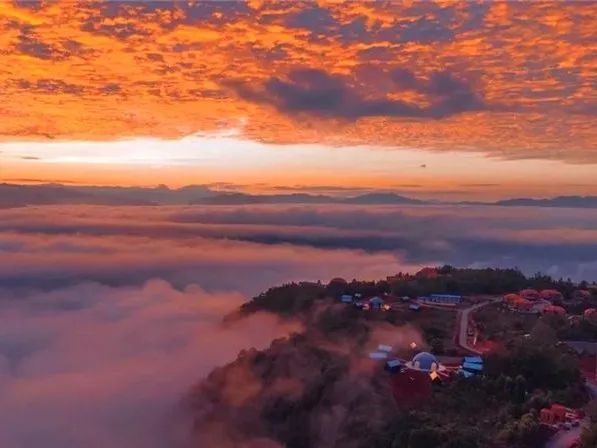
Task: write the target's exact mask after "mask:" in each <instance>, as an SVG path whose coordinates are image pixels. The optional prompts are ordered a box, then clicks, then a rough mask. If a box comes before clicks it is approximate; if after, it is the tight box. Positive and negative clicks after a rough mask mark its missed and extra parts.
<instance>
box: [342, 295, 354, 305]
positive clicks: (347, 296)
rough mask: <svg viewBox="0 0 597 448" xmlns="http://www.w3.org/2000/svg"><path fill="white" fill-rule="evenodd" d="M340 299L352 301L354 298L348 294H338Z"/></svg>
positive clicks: (345, 301) (344, 301)
mask: <svg viewBox="0 0 597 448" xmlns="http://www.w3.org/2000/svg"><path fill="white" fill-rule="evenodd" d="M340 301H341V302H342V303H353V301H354V299H353V297H352V296H351V295H350V294H343V295H341V296H340Z"/></svg>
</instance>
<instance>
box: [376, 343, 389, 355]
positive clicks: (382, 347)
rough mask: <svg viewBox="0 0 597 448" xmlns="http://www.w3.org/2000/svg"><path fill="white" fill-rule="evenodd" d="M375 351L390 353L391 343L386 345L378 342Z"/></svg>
mask: <svg viewBox="0 0 597 448" xmlns="http://www.w3.org/2000/svg"><path fill="white" fill-rule="evenodd" d="M377 351H378V352H386V353H390V352H391V351H392V346H391V345H386V344H379V345H378V346H377Z"/></svg>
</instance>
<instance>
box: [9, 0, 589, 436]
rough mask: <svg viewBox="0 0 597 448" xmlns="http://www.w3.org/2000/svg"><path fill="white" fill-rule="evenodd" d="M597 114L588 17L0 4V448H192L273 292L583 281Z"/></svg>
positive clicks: (265, 339)
mask: <svg viewBox="0 0 597 448" xmlns="http://www.w3.org/2000/svg"><path fill="white" fill-rule="evenodd" d="M596 115H597V1H579V2H572V1H558V2H555V1H554V2H543V1H518V2H514V1H512V2H490V1H477V2H475V1H460V2H451V1H443V0H442V1H439V0H438V1H433V2H432V1H404V2H399V1H393V0H392V1H376V2H373V1H371V2H365V1H349V2H338V1H333V2H328V1H323V0H321V1H308V2H296V1H291V0H288V1H260V0H251V1H247V2H241V1H230V2H226V1H215V0H214V1H182V0H174V1H169V2H164V1H134V0H129V1H108V0H94V1H84V0H81V1H78V0H42V1H28V0H0V447H2V448H39V447H42V446H43V447H44V448H65V447H69V448H71V447H72V448H92V447H110V448H138V447H143V448H164V447H168V448H170V447H171V448H189V447H191V446H192V447H196V446H198V445H197V443H196V441H195V440H194V439H192V438H191V435H192V432H193V429H192V428H194V427H195V428H196V426H195V423H196V420H194V417H193V419H191V418H190V417H191V416H190V415H188V412H187V413H184V412H182V409H181V404H182V403H183V402H184V403H188V397H189V392H190V391H191V390H194V389H192V388H193V386H194V385H196V384H198V382H199V381H200V380H201V379H202V378H203V377H205V376H206V375H208V374H209V373H210V372H211V371H212V370H213V369H214V368H216V367H218V366H222V365H224V364H226V363H227V362H229V361H231V360H234V359H235V358H236V357H237V355H238V353H239V351H240V350H242V349H250V348H252V347H256V348H259V347H266V346H268V345H269V343H270V342H271V341H272V339H274V338H277V337H282V336H285V335H288V334H290V333H292V332H295V331H298V330H300V329H301V326H302V324H301V323H300V322H298V321H293V320H289V319H287V318H286V317H285V318H284V319H283V320H281V319H279V317H276V316H274V315H271V314H268V313H258V314H256V315H255V318H254V319H253V318H250V319H247V320H244V321H243V323H240V322H238V323H234V324H233V325H228V323H229V320H226V323H227V324H226V325H223V324H222V322H223V321H224V317H225V316H229V313H231V312H235V311H237V310H238V307H239V306H240V305H241V304H242V303H244V302H246V301H247V300H250V299H251V298H252V297H254V296H256V295H258V294H260V293H261V292H263V291H266V290H267V289H268V288H271V287H274V286H278V285H283V284H288V283H290V282H302V281H314V282H315V281H321V282H329V280H330V279H332V278H335V277H343V278H346V279H348V280H351V279H360V280H379V279H385V278H387V276H393V275H395V274H397V273H399V272H411V273H415V272H417V271H419V270H420V269H422V268H424V267H427V266H442V265H444V264H450V265H453V266H457V267H462V268H488V267H489V268H509V269H511V268H516V269H519V270H520V271H521V272H522V273H524V274H525V275H533V274H535V273H537V272H541V273H544V274H547V275H550V276H552V277H553V278H554V279H560V278H564V279H568V278H569V279H571V280H572V281H578V282H580V281H581V280H587V281H591V282H596V281H597V174H596V173H597V126H596V125H597V120H596ZM56 184H62V185H56ZM188 185H194V187H192V188H181V187H184V186H188ZM114 187H125V188H114ZM134 187H149V188H134ZM154 187H155V188H154ZM166 187H169V188H166ZM231 192H232V193H231ZM241 193H249V194H241ZM274 193H275V195H274ZM291 193H311V194H313V195H315V194H317V195H321V197H307V196H305V195H300V194H296V195H292V196H289V195H286V194H291ZM375 193H380V194H375ZM383 193H395V194H383ZM258 194H261V195H264V196H261V197H255V196H254V195H258ZM399 195H402V196H406V197H400V196H399ZM562 195H573V196H583V197H573V198H555V199H550V200H543V201H537V200H531V199H527V200H517V201H516V200H515V201H503V202H501V201H500V202H497V201H499V200H500V199H505V198H523V197H526V198H533V197H534V198H551V197H556V196H562ZM330 196H334V197H330ZM353 196H354V197H353ZM590 196H591V197H590ZM454 292H458V291H454ZM301 300H302V299H301ZM574 310H577V309H576V305H575V306H574ZM425 312H427V311H425ZM455 327H456V328H458V326H455ZM392 331H394V330H392ZM430 334H431V333H430ZM434 337H435V336H434ZM447 340H448V339H446V341H447ZM409 341H412V339H409ZM450 341H451V339H450ZM440 342H441V341H440ZM450 343H451V342H450ZM289 365H290V364H289ZM297 365H299V364H297ZM300 365H301V366H302V364H300ZM301 369H302V367H301V368H300V369H299V370H301ZM240 381H241V383H242V381H244V380H243V378H242V377H241V378H240ZM244 387H245V386H242V387H241V389H242V388H244ZM268 387H269V386H268ZM326 396H327V395H326ZM333 409H334V415H336V410H335V409H336V407H334V408H333ZM346 409H348V408H346ZM380 409H381V408H380ZM181 412H182V413H183V414H184V415H180V414H181ZM342 412H343V411H342ZM297 415H298V414H297ZM301 415H302V414H301ZM314 415H315V414H314ZM338 415H343V414H342V413H338ZM347 415H348V414H347ZM323 417H326V415H323ZM323 417H322V418H323ZM335 418H336V417H333V419H327V417H326V418H324V419H323V420H322V419H316V420H317V421H318V422H319V421H328V420H329V422H331V423H330V425H331V426H330V425H327V426H330V427H333V426H334V423H333V422H334V421H335V420H334V419H335ZM314 421H315V420H314ZM324 426H326V425H324ZM226 428H227V426H226ZM333 432H334V431H332V433H333ZM438 434H439V433H438ZM411 440H412V439H411ZM234 446H235V447H237V446H238V445H236V444H235V445H234ZM244 446H246V447H248V446H249V445H244ZM251 446H257V445H251ZM260 446H261V445H260ZM204 448H207V447H204ZM209 448H213V446H212V447H209ZM216 448H222V446H220V445H218V446H216Z"/></svg>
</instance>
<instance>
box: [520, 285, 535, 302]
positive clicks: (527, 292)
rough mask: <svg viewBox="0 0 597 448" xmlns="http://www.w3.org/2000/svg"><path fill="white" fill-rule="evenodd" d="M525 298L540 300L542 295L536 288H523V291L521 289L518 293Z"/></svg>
mask: <svg viewBox="0 0 597 448" xmlns="http://www.w3.org/2000/svg"><path fill="white" fill-rule="evenodd" d="M518 294H519V295H520V296H521V297H522V298H523V299H527V300H539V299H540V297H541V296H540V295H539V291H537V290H536V289H530V288H527V289H523V290H522V291H520V292H519V293H518Z"/></svg>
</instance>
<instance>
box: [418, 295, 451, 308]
mask: <svg viewBox="0 0 597 448" xmlns="http://www.w3.org/2000/svg"><path fill="white" fill-rule="evenodd" d="M417 300H418V301H419V302H421V303H424V304H427V305H439V306H456V305H459V304H460V303H461V302H462V296H461V295H458V294H431V295H429V296H421V297H418V298H417Z"/></svg>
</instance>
